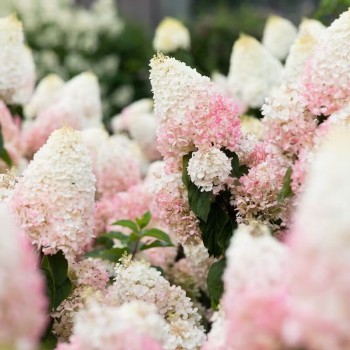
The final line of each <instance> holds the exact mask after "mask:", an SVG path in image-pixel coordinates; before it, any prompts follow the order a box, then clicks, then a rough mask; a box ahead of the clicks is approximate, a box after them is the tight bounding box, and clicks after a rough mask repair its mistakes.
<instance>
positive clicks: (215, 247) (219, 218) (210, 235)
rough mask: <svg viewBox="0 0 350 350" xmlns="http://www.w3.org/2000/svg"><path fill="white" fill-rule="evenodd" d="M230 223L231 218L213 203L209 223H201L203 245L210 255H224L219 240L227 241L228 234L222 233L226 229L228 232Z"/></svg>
mask: <svg viewBox="0 0 350 350" xmlns="http://www.w3.org/2000/svg"><path fill="white" fill-rule="evenodd" d="M228 222H229V216H228V215H227V213H226V212H225V211H224V210H223V209H222V208H221V207H220V205H219V204H217V203H216V202H214V203H212V205H211V208H210V212H209V215H208V220H207V222H201V223H200V224H199V227H200V230H201V231H202V238H203V243H204V245H205V246H206V248H207V249H208V252H209V254H210V255H213V256H215V257H218V256H220V255H222V253H223V248H222V247H221V246H220V244H219V240H218V238H219V237H221V236H222V237H223V238H222V241H225V240H226V236H227V232H226V231H225V233H224V234H222V231H223V230H224V229H225V228H226V230H228V228H227V226H225V225H226V224H227V223H228ZM231 234H232V231H231ZM221 245H223V244H221Z"/></svg>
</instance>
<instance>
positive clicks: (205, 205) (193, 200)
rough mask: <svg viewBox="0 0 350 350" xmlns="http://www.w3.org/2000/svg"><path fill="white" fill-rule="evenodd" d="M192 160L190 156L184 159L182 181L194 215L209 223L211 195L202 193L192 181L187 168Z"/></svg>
mask: <svg viewBox="0 0 350 350" xmlns="http://www.w3.org/2000/svg"><path fill="white" fill-rule="evenodd" d="M189 159H190V155H188V154H187V155H186V156H184V157H183V161H182V163H183V168H182V181H183V183H184V185H185V186H186V188H187V192H188V202H189V205H190V208H191V210H192V211H193V212H194V214H195V215H196V216H197V217H198V218H199V219H201V220H202V221H207V218H208V214H209V211H210V200H211V193H210V192H206V191H203V192H202V191H201V190H200V189H199V188H198V187H197V186H196V185H195V184H194V183H193V182H192V181H191V179H190V177H189V175H188V172H187V166H188V162H189Z"/></svg>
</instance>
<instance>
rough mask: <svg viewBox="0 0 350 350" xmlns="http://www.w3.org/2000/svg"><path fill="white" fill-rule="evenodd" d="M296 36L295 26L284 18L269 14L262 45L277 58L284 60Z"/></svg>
mask: <svg viewBox="0 0 350 350" xmlns="http://www.w3.org/2000/svg"><path fill="white" fill-rule="evenodd" d="M296 36H297V28H296V27H295V26H294V24H293V23H292V22H290V21H288V20H287V19H285V18H282V17H279V16H270V17H269V18H268V20H267V22H266V25H265V29H264V36H263V39H262V43H263V45H264V46H265V47H266V48H267V49H268V50H269V51H270V52H271V54H272V55H274V56H275V57H276V58H278V59H279V60H284V59H285V58H286V57H287V55H288V53H289V49H290V46H291V45H292V44H293V42H294V40H295V38H296Z"/></svg>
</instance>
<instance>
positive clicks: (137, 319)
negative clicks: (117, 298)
mask: <svg viewBox="0 0 350 350" xmlns="http://www.w3.org/2000/svg"><path fill="white" fill-rule="evenodd" d="M167 328H168V325H167V324H166V322H165V321H164V319H163V318H162V317H161V316H160V315H159V314H158V313H157V309H156V307H155V306H153V305H149V304H146V303H144V302H141V301H131V302H130V303H125V304H123V305H121V306H107V305H104V304H101V303H97V302H96V301H95V302H90V303H89V304H88V305H87V306H86V307H85V308H83V309H81V310H80V311H79V312H78V314H77V316H76V322H75V325H74V331H73V335H72V337H71V339H70V343H69V344H60V345H59V346H58V347H57V350H144V349H147V350H162V349H163V346H162V343H163V342H164V336H165V333H166V330H167Z"/></svg>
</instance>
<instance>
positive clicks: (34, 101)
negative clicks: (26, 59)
mask: <svg viewBox="0 0 350 350" xmlns="http://www.w3.org/2000/svg"><path fill="white" fill-rule="evenodd" d="M63 86H64V81H63V80H62V79H61V78H60V77H59V76H58V75H55V74H50V75H48V76H46V77H45V78H43V79H42V80H41V81H40V82H39V84H38V86H37V87H36V89H35V91H34V94H33V96H32V97H31V99H30V101H29V102H28V103H27V104H26V106H25V108H24V113H25V116H26V118H28V119H33V118H34V117H36V115H37V114H38V113H40V112H41V111H42V110H44V109H45V108H46V107H48V106H49V105H50V104H51V103H53V101H54V100H55V98H56V97H57V95H58V93H59V91H60V90H61V89H62V87H63Z"/></svg>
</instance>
